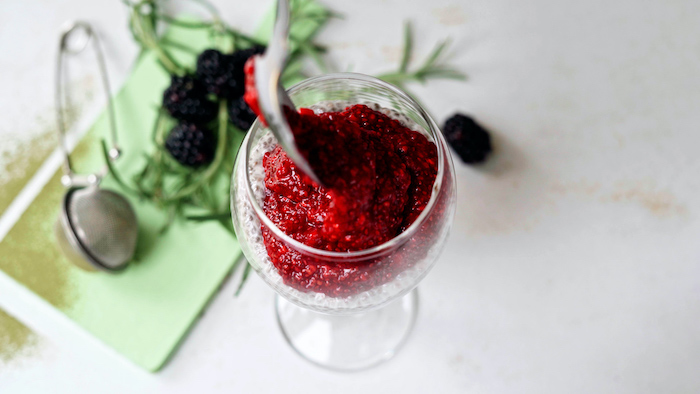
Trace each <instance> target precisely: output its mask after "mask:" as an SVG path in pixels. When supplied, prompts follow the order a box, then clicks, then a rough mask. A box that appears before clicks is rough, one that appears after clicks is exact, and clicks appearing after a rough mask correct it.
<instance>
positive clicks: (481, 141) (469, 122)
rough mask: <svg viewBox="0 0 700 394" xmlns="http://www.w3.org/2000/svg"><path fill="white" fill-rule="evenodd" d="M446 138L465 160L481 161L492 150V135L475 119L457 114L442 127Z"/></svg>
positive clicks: (469, 162) (470, 162) (471, 161)
mask: <svg viewBox="0 0 700 394" xmlns="http://www.w3.org/2000/svg"><path fill="white" fill-rule="evenodd" d="M442 133H443V134H444V135H445V139H446V140H447V142H448V143H449V144H450V146H452V149H454V151H455V152H457V154H458V155H459V157H460V158H461V159H462V161H463V162H465V163H467V164H476V163H481V162H483V161H484V160H486V157H487V156H488V155H489V153H490V152H491V136H490V135H489V133H488V132H487V131H486V130H484V129H483V128H482V127H481V126H480V125H479V124H478V123H476V122H475V121H474V119H472V118H470V117H468V116H465V115H462V114H455V115H453V116H452V117H451V118H449V119H447V121H446V122H445V125H444V126H443V128H442Z"/></svg>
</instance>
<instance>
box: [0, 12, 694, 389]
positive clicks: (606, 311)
mask: <svg viewBox="0 0 700 394" xmlns="http://www.w3.org/2000/svg"><path fill="white" fill-rule="evenodd" d="M216 3H217V4H218V5H219V6H220V7H221V9H222V12H223V13H224V15H225V17H226V19H227V20H228V21H229V22H231V23H232V24H235V25H237V26H240V27H241V28H243V29H246V30H251V29H253V27H254V26H255V24H256V21H257V20H259V19H260V16H261V15H262V14H263V12H264V11H265V9H266V8H267V7H268V4H267V3H268V2H251V1H217V2H216ZM326 3H327V4H329V5H330V6H331V7H332V8H334V9H336V10H338V11H340V12H341V13H343V14H345V19H343V20H338V21H335V22H333V24H332V25H331V26H330V27H329V28H328V29H327V30H326V32H325V33H324V34H323V36H322V37H323V41H324V42H326V43H328V44H329V45H330V47H331V48H332V51H331V54H330V56H331V59H332V62H333V63H334V64H335V65H336V68H337V69H338V70H346V69H348V68H349V67H352V69H353V70H354V71H359V72H365V73H377V72H380V71H386V70H390V69H392V68H393V67H394V65H395V64H396V63H397V62H398V58H399V46H400V40H401V23H402V21H403V20H404V19H407V18H410V19H412V20H413V21H414V22H415V28H416V30H417V31H418V32H419V33H420V35H419V36H418V37H417V38H416V51H417V55H418V57H420V55H425V54H427V52H428V51H429V49H430V47H431V45H432V44H433V43H434V42H436V41H437V40H438V39H441V38H445V37H447V36H451V37H453V39H454V46H453V50H454V51H453V58H452V59H453V62H454V63H455V64H457V65H459V67H460V68H461V69H462V70H464V71H465V72H467V73H468V74H469V75H470V79H469V81H467V82H465V83H453V82H436V83H431V84H429V85H428V86H426V87H420V86H419V87H417V88H416V89H415V91H416V92H418V94H419V96H420V97H421V99H422V100H423V101H424V102H425V103H427V105H428V107H429V108H430V110H431V111H432V112H433V113H434V114H435V116H436V117H437V118H438V119H439V120H440V122H442V121H443V120H444V119H445V118H446V117H447V116H448V115H450V114H451V113H453V112H454V111H455V110H462V111H465V112H469V113H472V114H474V115H475V116H476V117H477V118H478V119H479V120H480V121H481V122H482V123H483V124H484V125H486V126H487V127H488V128H490V129H491V130H492V131H493V133H494V135H495V139H496V146H497V153H496V155H495V156H494V157H493V160H492V162H491V163H490V164H489V165H488V166H486V167H485V168H484V169H481V170H475V169H472V168H468V167H465V166H461V167H460V168H459V169H458V171H457V173H458V174H457V175H458V187H459V190H458V192H459V204H458V208H457V216H456V220H455V227H454V229H453V231H452V234H451V237H450V239H449V241H448V245H447V247H446V250H445V252H444V253H443V255H442V257H441V261H440V262H439V263H438V264H437V266H436V267H435V269H434V270H433V272H431V274H430V275H429V276H428V278H427V279H426V280H425V281H424V282H423V284H422V285H421V296H422V298H421V303H422V310H421V314H420V316H419V320H418V323H417V326H416V330H415V331H414V333H413V337H412V338H411V340H410V342H409V343H408V344H407V346H406V347H405V348H404V349H403V351H401V352H400V353H399V354H398V356H397V357H396V358H395V359H394V360H392V361H390V362H389V363H386V364H384V365H382V366H380V367H378V368H376V369H373V370H369V371H366V372H361V373H355V374H340V373H333V372H328V371H325V370H321V369H319V368H317V367H314V366H312V365H310V364H308V363H306V362H305V361H303V360H301V359H300V358H299V357H297V356H296V354H294V353H293V351H292V350H291V349H290V348H288V347H287V346H286V344H285V343H284V340H283V338H282V335H281V334H280V333H279V332H278V330H277V327H276V323H275V321H274V315H273V311H272V300H273V294H272V291H271V290H269V289H267V288H266V287H265V286H264V284H263V283H262V281H260V280H259V279H258V278H257V277H254V278H253V279H252V280H251V281H250V282H249V284H248V286H247V288H246V289H245V291H244V293H243V295H242V296H241V297H239V298H233V296H232V293H233V290H234V286H235V283H233V282H230V283H228V284H227V285H226V286H225V287H224V288H223V289H222V291H221V292H220V294H219V295H218V296H217V297H216V298H215V299H214V300H213V302H212V304H211V306H210V308H209V309H208V311H207V312H206V314H205V315H204V317H203V318H202V320H201V321H200V322H199V323H198V324H197V325H196V327H195V328H194V330H193V331H192V333H191V335H190V336H189V337H188V338H187V340H186V341H185V342H184V344H183V346H182V347H181V349H180V350H179V351H178V352H177V354H176V355H175V357H174V358H173V360H172V361H171V363H170V364H169V365H168V366H167V367H166V368H165V369H164V370H163V371H161V372H160V373H157V374H151V373H147V372H145V371H143V370H140V369H139V368H138V367H135V366H133V365H131V364H130V363H129V362H128V361H126V360H125V359H123V358H122V357H121V356H119V355H117V354H115V353H113V352H112V351H110V350H109V349H106V348H105V347H104V346H102V345H100V344H99V343H97V342H96V341H94V340H91V339H90V338H87V337H86V336H85V335H84V334H82V333H81V332H79V331H78V330H74V329H72V328H71V325H70V324H48V320H49V318H47V317H45V316H38V315H37V313H36V312H35V310H34V309H33V307H32V305H33V304H32V300H31V299H27V297H24V296H26V294H24V295H23V294H19V296H15V290H17V289H15V288H10V287H8V286H5V287H1V288H0V306H2V307H3V308H5V309H7V310H8V311H10V312H13V313H14V314H16V315H18V316H20V317H22V318H23V320H24V321H26V322H27V324H28V325H30V326H31V327H32V328H33V329H34V330H35V331H36V332H37V333H38V334H39V335H40V337H41V338H40V343H39V346H38V347H37V348H36V349H35V350H34V351H33V352H32V354H30V355H28V356H26V357H23V358H21V359H19V360H15V361H13V362H11V363H9V364H7V365H2V366H1V367H0V368H1V369H0V392H2V393H3V394H4V393H49V392H50V393H75V392H80V393H82V392H85V393H96V392H99V393H125V392H128V393H161V392H162V393H192V392H199V393H218V392H222V393H223V392H227V393H230V392H243V393H267V392H308V393H316V392H318V393H322V392H333V393H354V392H360V391H362V392H377V393H378V392H408V393H477V392H478V393H486V392H488V393H562V392H566V393H658V392H674V393H690V392H699V391H700V374H699V373H698V370H699V367H700V221H699V220H698V213H699V212H700V177H698V173H699V171H700V158H699V157H700V155H699V152H700V149H699V147H700V133H699V132H698V130H699V127H700V75H699V74H698V70H700V23H698V15H700V3H698V2H697V1H695V0H673V1H670V0H637V1H632V0H612V1H609V0H608V1H603V0H591V1H578V2H570V1H567V2H562V1H554V0H531V1H527V2H524V1H518V0H489V1H487V0H474V1H466V0H433V1H429V2H426V1H419V0H411V1H408V0H403V1H401V0H381V1H374V0H358V1H353V2H340V1H326ZM69 18H86V19H88V20H90V21H92V22H93V23H94V24H95V25H96V26H97V28H98V30H99V32H100V33H101V34H102V36H103V38H104V40H105V47H106V51H107V57H108V60H109V68H110V71H111V73H112V75H113V79H114V80H115V81H120V80H123V79H124V77H125V75H126V73H127V72H128V70H129V67H130V64H131V62H132V61H133V57H134V55H135V53H136V49H135V47H134V46H133V44H132V43H131V40H130V38H129V36H128V32H127V30H126V28H125V26H126V14H125V9H124V7H123V6H122V4H121V3H120V2H118V1H100V2H96V1H89V0H65V1H60V2H57V1H49V0H26V1H25V0H22V1H19V0H5V1H3V2H1V3H0V49H1V51H0V70H2V72H1V73H0V80H1V81H2V84H1V85H0V86H2V93H1V94H0V108H2V113H3V122H2V124H0V138H2V140H3V141H4V140H6V137H8V136H13V138H15V137H17V136H25V135H31V134H32V133H35V132H38V131H39V127H38V126H37V122H38V121H39V120H40V119H43V118H45V119H50V115H49V114H50V112H49V111H50V110H51V109H52V107H53V105H52V103H53V95H52V94H53V61H54V54H55V43H56V35H55V34H56V31H57V30H58V28H59V26H60V25H61V23H62V22H63V21H64V20H66V19H69ZM21 138H24V137H21ZM0 144H4V142H3V143H0ZM7 146H8V145H5V146H4V148H7ZM19 293H21V292H19Z"/></svg>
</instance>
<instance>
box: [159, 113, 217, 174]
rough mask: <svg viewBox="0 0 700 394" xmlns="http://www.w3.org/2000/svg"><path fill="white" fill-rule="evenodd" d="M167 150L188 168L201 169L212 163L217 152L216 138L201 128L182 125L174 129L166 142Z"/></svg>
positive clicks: (194, 125) (188, 124)
mask: <svg viewBox="0 0 700 394" xmlns="http://www.w3.org/2000/svg"><path fill="white" fill-rule="evenodd" d="M165 149H167V150H168V152H170V154H171V155H172V156H173V158H175V160H177V162H178V163H180V164H182V165H183V166H187V167H193V168H196V167H200V166H203V165H205V164H209V163H211V161H212V159H214V152H215V151H216V137H214V135H213V134H212V133H211V131H209V130H208V129H205V128H203V127H201V126H198V125H196V124H193V123H180V124H178V125H177V126H175V127H173V129H172V130H171V131H170V135H168V138H167V139H166V140H165Z"/></svg>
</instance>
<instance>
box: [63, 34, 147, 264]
mask: <svg viewBox="0 0 700 394" xmlns="http://www.w3.org/2000/svg"><path fill="white" fill-rule="evenodd" d="M76 37H79V38H81V40H80V41H78V42H76V41H75V40H76V39H77V38H76ZM90 40H92V42H93V46H94V50H95V53H96V56H97V62H98V64H99V68H100V74H101V77H102V83H103V85H104V90H105V93H106V95H107V113H108V115H109V121H110V122H109V123H110V131H111V138H112V147H111V149H110V150H109V157H110V159H111V160H116V159H117V158H118V157H119V156H120V151H119V148H118V145H117V130H116V122H115V117H114V104H113V103H112V98H111V95H110V90H109V82H108V79H107V69H106V67H105V62H104V56H103V54H102V50H101V48H100V45H99V43H98V41H97V36H96V35H95V33H94V31H93V29H92V27H91V26H90V25H89V24H88V23H86V22H73V23H71V24H70V25H68V26H67V27H66V29H65V30H64V31H63V33H62V34H61V39H60V46H59V51H58V59H57V63H56V111H57V117H58V131H59V141H60V144H59V145H60V146H61V150H62V152H63V154H64V162H63V174H64V175H63V176H62V177H61V183H62V184H63V185H64V186H65V187H67V188H68V191H67V192H66V194H65V196H64V197H63V204H62V206H61V215H60V217H59V218H58V221H57V222H56V226H55V229H56V235H57V238H58V241H59V244H60V245H61V248H62V249H63V251H64V253H65V254H66V255H67V256H68V257H69V258H70V260H71V261H72V262H74V263H75V264H76V265H78V266H79V267H81V268H84V269H87V270H92V271H94V270H103V271H117V270H120V269H122V268H124V267H126V265H127V264H128V263H129V261H130V260H131V258H132V257H133V255H134V251H135V249H136V238H137V235H138V223H137V220H136V214H135V213H134V210H133V209H132V208H131V205H130V204H129V202H128V201H127V200H126V199H125V198H124V197H122V196H121V195H119V194H118V193H115V192H113V191H109V190H103V189H100V187H99V184H100V181H101V180H102V177H103V176H104V175H105V174H106V173H107V169H106V168H104V169H103V170H102V171H101V172H99V173H96V174H90V175H87V176H85V175H78V174H75V173H74V172H73V169H72V167H71V161H70V155H69V153H68V146H67V143H66V126H65V120H64V115H63V106H64V94H63V84H64V81H63V79H64V76H63V58H64V56H66V55H75V54H77V53H80V52H82V51H83V50H84V49H85V48H87V46H88V43H89V41H90ZM86 263H87V264H86Z"/></svg>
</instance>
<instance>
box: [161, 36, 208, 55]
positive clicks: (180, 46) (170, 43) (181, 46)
mask: <svg viewBox="0 0 700 394" xmlns="http://www.w3.org/2000/svg"><path fill="white" fill-rule="evenodd" d="M160 43H161V44H163V45H166V46H169V47H171V48H174V49H179V50H181V51H183V52H187V53H189V54H191V55H195V56H196V55H198V54H199V53H198V52H197V51H195V50H194V49H192V48H190V47H189V46H187V45H185V44H183V43H180V42H177V41H173V40H170V39H167V38H163V39H161V40H160Z"/></svg>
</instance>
